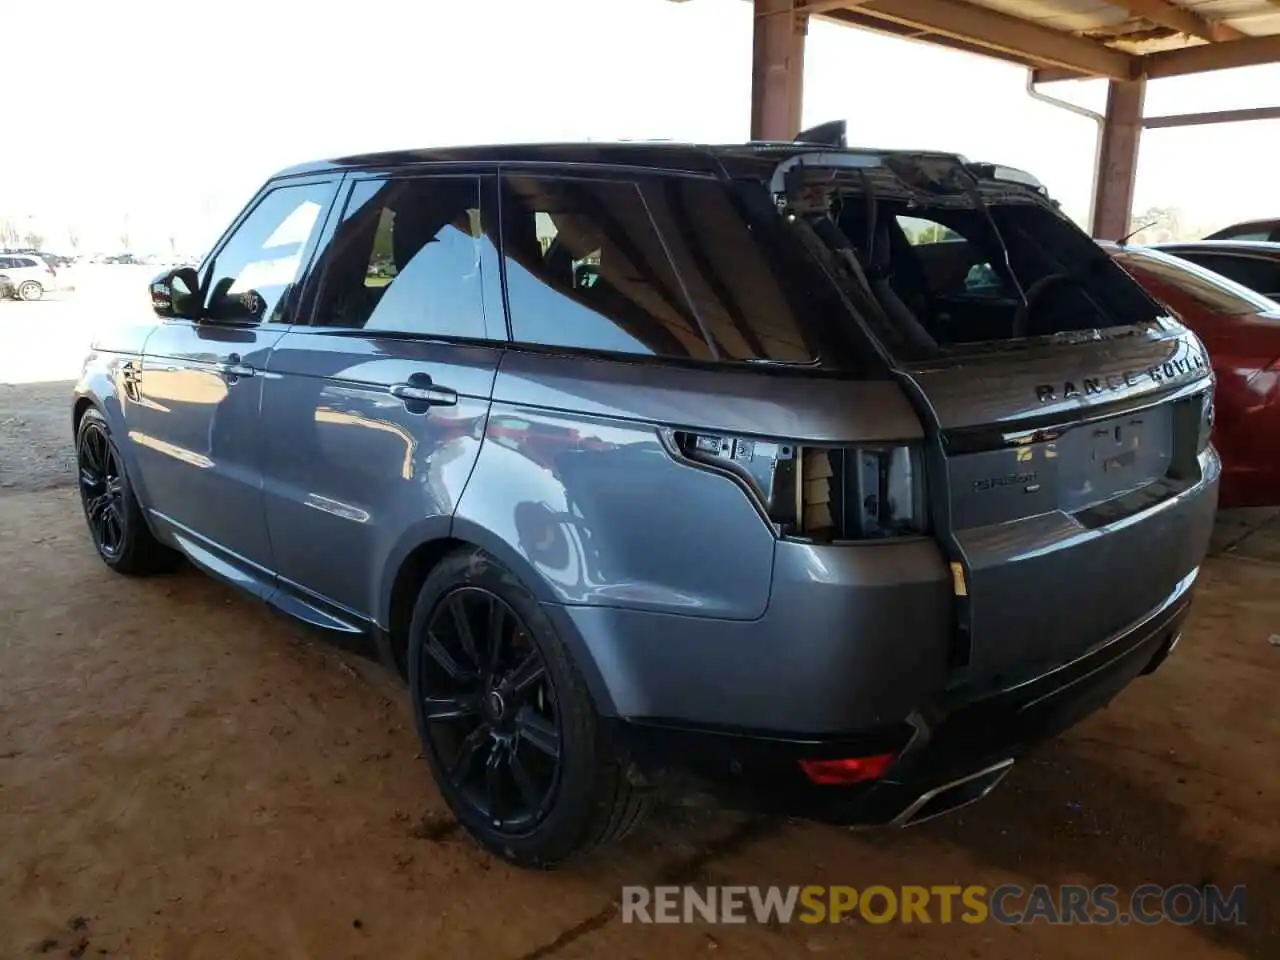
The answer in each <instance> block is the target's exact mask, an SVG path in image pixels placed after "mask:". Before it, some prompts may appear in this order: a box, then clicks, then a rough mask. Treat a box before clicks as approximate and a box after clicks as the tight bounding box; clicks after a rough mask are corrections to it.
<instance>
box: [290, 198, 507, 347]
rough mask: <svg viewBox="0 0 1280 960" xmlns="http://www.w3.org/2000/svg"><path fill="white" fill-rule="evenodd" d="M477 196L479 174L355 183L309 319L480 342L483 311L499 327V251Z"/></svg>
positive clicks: (496, 335)
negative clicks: (313, 316) (321, 287)
mask: <svg viewBox="0 0 1280 960" xmlns="http://www.w3.org/2000/svg"><path fill="white" fill-rule="evenodd" d="M480 198H481V181H480V180H479V179H478V178H476V177H415V178H399V179H391V180H365V181H361V182H359V183H356V184H355V185H354V186H353V187H352V190H351V195H350V198H349V199H348V202H347V209H346V212H345V214H344V215H343V218H342V223H341V224H340V225H339V227H338V231H337V233H336V234H335V236H334V239H333V241H332V242H331V243H330V244H329V246H328V250H327V251H326V254H325V257H324V264H323V267H322V269H323V273H322V276H323V278H324V279H323V289H322V290H321V292H320V298H319V302H318V304H317V307H316V314H315V322H316V323H317V324H320V325H324V326H338V327H346V328H356V329H361V330H367V331H370V332H380V333H393V334H394V333H411V334H423V335H428V336H437V337H462V338H469V339H484V338H485V337H486V335H487V334H486V331H487V328H486V325H485V316H486V312H487V313H488V314H490V315H492V316H493V319H494V321H495V323H494V326H495V327H496V328H497V329H498V330H499V331H501V329H502V323H501V316H502V306H501V303H500V302H499V295H498V294H497V291H498V290H499V289H500V288H499V287H498V286H497V283H498V260H497V252H496V248H495V245H494V242H493V240H492V239H491V238H490V235H489V232H488V228H489V224H488V223H487V222H486V221H487V219H488V218H487V217H486V216H485V215H484V213H483V211H482V208H481V199H480ZM486 289H488V290H493V291H494V293H493V294H492V295H491V296H490V297H489V299H490V300H492V301H494V302H492V303H487V302H486V296H485V291H486ZM486 307H487V311H486ZM489 335H490V336H494V337H495V338H499V339H505V332H502V333H499V334H489Z"/></svg>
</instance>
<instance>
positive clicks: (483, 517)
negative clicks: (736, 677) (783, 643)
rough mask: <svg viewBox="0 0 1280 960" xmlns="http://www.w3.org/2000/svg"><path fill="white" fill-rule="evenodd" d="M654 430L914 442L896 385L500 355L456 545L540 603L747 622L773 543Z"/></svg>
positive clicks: (769, 568)
mask: <svg viewBox="0 0 1280 960" xmlns="http://www.w3.org/2000/svg"><path fill="white" fill-rule="evenodd" d="M664 428H674V429H693V430H700V431H702V432H708V433H716V432H720V433H730V434H738V435H745V436H757V437H775V438H780V439H789V440H797V441H803V440H806V439H808V440H829V441H841V442H851V441H856V440H858V439H869V438H871V437H872V436H873V435H874V436H875V438H876V439H886V438H897V439H909V438H912V437H919V436H920V435H921V427H920V424H919V421H918V419H917V418H916V416H915V414H914V412H913V411H912V410H911V408H910V406H909V405H908V404H907V401H906V399H905V398H904V397H903V396H902V394H901V391H900V389H899V388H898V387H897V385H896V384H894V383H891V382H888V381H884V382H875V383H850V382H843V381H837V380H825V379H823V380H819V379H812V378H807V377H795V376H790V377H784V376H770V375H767V374H756V373H754V372H737V371H733V370H698V369H687V368H676V367H667V366H661V365H655V364H645V363H626V362H621V361H612V360H597V359H586V358H576V357H565V356H553V355H548V354H537V353H525V352H521V351H518V350H512V351H509V352H508V353H507V354H506V355H505V356H504V358H503V360H502V363H501V366H500V368H499V371H498V376H497V379H496V381H495V384H494V394H493V407H492V410H491V413H490V416H489V420H488V422H487V424H486V427H485V440H484V444H483V446H482V448H481V451H480V456H479V458H478V460H477V462H476V467H475V471H474V473H473V474H472V478H471V482H470V483H469V485H468V486H467V489H466V491H465V493H464V494H463V497H462V499H461V501H460V503H459V506H458V510H457V513H456V515H455V531H456V533H457V535H458V536H462V537H466V538H468V539H475V540H477V542H479V543H480V545H481V546H483V547H486V548H488V549H490V550H491V551H492V552H494V553H495V554H496V555H498V556H499V559H505V561H506V562H507V563H508V564H509V565H513V566H514V567H515V568H517V569H523V570H526V571H529V572H530V573H531V576H532V580H533V581H534V582H533V583H532V584H531V586H532V587H533V588H534V589H535V590H536V591H537V592H539V593H540V598H541V599H543V600H544V601H551V602H556V603H563V604H583V605H601V606H617V607H627V608H630V609H635V610H650V611H659V612H667V613H678V614H685V615H691V616H704V617H719V618H726V619H737V620H750V619H755V618H758V617H760V616H761V615H763V613H764V611H765V609H766V607H767V605H768V600H769V594H770V583H771V579H772V574H773V562H774V544H775V537H774V534H773V531H772V530H771V529H770V527H769V525H768V523H767V521H766V520H765V518H764V517H763V516H762V515H761V513H760V510H759V508H758V507H757V506H756V505H755V504H754V503H753V501H752V499H751V498H750V497H749V495H748V494H747V493H746V492H745V491H744V490H742V489H741V488H740V487H739V486H737V485H736V484H735V483H733V482H732V481H730V480H729V479H727V478H725V477H724V476H721V475H719V474H716V473H712V472H709V471H706V470H702V469H698V468H695V467H692V466H689V465H688V464H684V463H681V462H679V461H677V460H676V459H674V458H673V457H672V456H671V455H670V454H669V453H668V452H667V450H666V448H665V447H664V445H663V440H662V431H663V430H664Z"/></svg>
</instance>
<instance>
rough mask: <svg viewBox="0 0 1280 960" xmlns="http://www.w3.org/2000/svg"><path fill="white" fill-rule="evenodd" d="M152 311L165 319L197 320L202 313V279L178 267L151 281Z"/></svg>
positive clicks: (189, 269) (189, 268) (192, 271)
mask: <svg viewBox="0 0 1280 960" xmlns="http://www.w3.org/2000/svg"><path fill="white" fill-rule="evenodd" d="M151 309H152V310H154V311H155V312H156V316H157V317H162V318H163V319H166V320H170V319H179V320H195V319H197V318H198V316H199V313H200V277H199V275H197V274H196V272H195V270H193V269H192V268H191V267H178V268H177V269H176V270H169V271H167V272H165V273H162V274H160V276H158V277H156V278H155V279H154V280H152V281H151Z"/></svg>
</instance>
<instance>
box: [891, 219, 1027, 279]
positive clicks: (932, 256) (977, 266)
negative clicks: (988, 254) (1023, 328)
mask: <svg viewBox="0 0 1280 960" xmlns="http://www.w3.org/2000/svg"><path fill="white" fill-rule="evenodd" d="M894 219H895V220H896V221H897V222H898V226H899V227H900V228H901V229H902V234H903V236H904V237H906V239H907V243H909V244H911V246H913V247H915V248H916V256H917V257H918V259H919V261H920V267H921V269H922V270H923V271H924V275H925V279H926V281H927V282H928V284H929V288H930V290H931V291H932V292H933V293H935V294H942V295H946V296H955V295H957V294H965V295H967V296H991V297H1001V298H1004V297H1008V296H1010V294H1011V291H1009V290H1008V289H1007V285H1006V284H1005V282H1004V281H1003V280H1002V279H1001V277H1000V274H999V272H998V271H997V270H996V268H995V267H993V266H992V265H991V263H990V261H989V260H987V259H986V258H985V257H984V256H983V253H982V248H981V245H979V244H974V243H971V242H969V240H968V239H967V238H966V237H965V236H964V235H962V234H960V233H957V232H956V231H955V230H953V229H952V228H951V227H948V226H946V225H945V224H941V223H938V222H937V221H936V220H928V219H925V218H924V217H907V216H897V217H894Z"/></svg>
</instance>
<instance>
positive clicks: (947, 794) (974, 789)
mask: <svg viewBox="0 0 1280 960" xmlns="http://www.w3.org/2000/svg"><path fill="white" fill-rule="evenodd" d="M1012 767H1013V758H1012V757H1009V758H1007V759H1005V760H1001V761H1000V762H999V763H993V764H992V765H991V766H989V767H983V768H982V769H981V770H979V771H977V772H976V773H971V774H969V775H967V776H964V777H960V778H959V779H957V780H952V781H950V782H948V783H944V784H943V785H942V786H940V787H934V788H933V789H932V790H926V791H925V792H924V793H922V794H920V796H918V797H916V798H915V800H913V801H911V803H910V804H909V805H908V806H907V807H906V809H904V810H903V811H902V812H901V813H900V814H898V815H897V816H896V817H894V818H893V820H891V821H890V823H891V824H892V825H893V826H895V827H908V826H914V825H915V824H917V823H924V822H925V821H926V820H932V819H933V818H934V817H940V816H942V815H943V814H944V813H950V812H951V811H953V810H959V809H960V808H961V807H967V806H968V805H969V804H971V803H976V802H977V801H978V800H981V799H982V798H983V797H985V796H986V795H987V794H988V793H990V792H991V791H992V790H994V789H995V788H996V785H997V784H999V783H1000V781H1001V780H1003V779H1004V777H1005V774H1007V773H1008V772H1009V770H1010V769H1011V768H1012Z"/></svg>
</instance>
